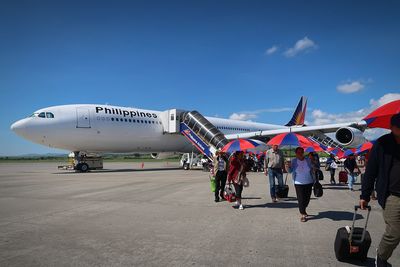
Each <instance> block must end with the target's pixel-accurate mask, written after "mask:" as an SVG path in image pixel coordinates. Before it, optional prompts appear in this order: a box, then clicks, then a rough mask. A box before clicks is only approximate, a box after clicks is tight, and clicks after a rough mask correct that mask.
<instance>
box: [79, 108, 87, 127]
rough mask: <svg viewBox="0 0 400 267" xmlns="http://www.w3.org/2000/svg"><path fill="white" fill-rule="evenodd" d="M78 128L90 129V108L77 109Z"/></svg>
mask: <svg viewBox="0 0 400 267" xmlns="http://www.w3.org/2000/svg"><path fill="white" fill-rule="evenodd" d="M76 128H90V112H89V109H88V108H84V107H79V108H76Z"/></svg>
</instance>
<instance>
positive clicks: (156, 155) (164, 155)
mask: <svg viewBox="0 0 400 267" xmlns="http://www.w3.org/2000/svg"><path fill="white" fill-rule="evenodd" d="M176 155H178V153H176V152H160V153H151V154H150V156H151V157H152V158H153V159H167V158H171V157H173V156H176Z"/></svg>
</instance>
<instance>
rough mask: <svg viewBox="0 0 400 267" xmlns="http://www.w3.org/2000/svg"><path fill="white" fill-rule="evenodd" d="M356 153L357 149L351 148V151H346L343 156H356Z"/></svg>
mask: <svg viewBox="0 0 400 267" xmlns="http://www.w3.org/2000/svg"><path fill="white" fill-rule="evenodd" d="M355 152H356V148H349V149H346V151H344V154H343V156H344V157H348V156H351V155H354V153H355Z"/></svg>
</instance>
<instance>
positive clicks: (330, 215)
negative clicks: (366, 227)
mask: <svg viewBox="0 0 400 267" xmlns="http://www.w3.org/2000/svg"><path fill="white" fill-rule="evenodd" d="M353 216H354V213H353V212H349V211H331V210H330V211H322V212H319V213H318V214H317V215H310V216H309V217H308V220H318V219H324V218H326V219H331V220H332V221H352V220H353ZM363 218H364V217H363V216H362V215H361V214H357V215H356V220H360V219H363Z"/></svg>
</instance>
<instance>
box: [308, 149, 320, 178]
mask: <svg viewBox="0 0 400 267" xmlns="http://www.w3.org/2000/svg"><path fill="white" fill-rule="evenodd" d="M308 156H309V158H310V160H311V163H312V165H313V171H314V173H313V175H314V177H315V179H317V180H322V177H321V178H320V176H321V175H323V174H321V163H320V162H319V156H318V154H317V153H316V152H310V153H309V154H308Z"/></svg>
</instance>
